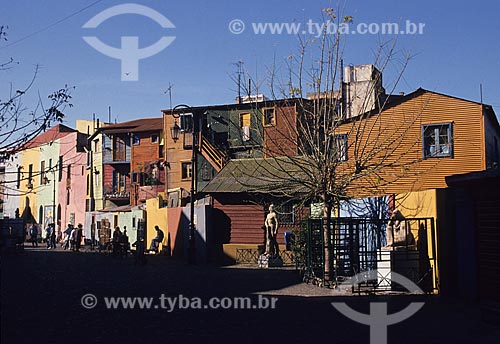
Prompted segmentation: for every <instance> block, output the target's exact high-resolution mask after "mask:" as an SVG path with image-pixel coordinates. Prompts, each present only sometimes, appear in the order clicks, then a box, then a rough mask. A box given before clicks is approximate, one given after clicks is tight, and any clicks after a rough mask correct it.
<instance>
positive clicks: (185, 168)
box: [181, 162, 191, 179]
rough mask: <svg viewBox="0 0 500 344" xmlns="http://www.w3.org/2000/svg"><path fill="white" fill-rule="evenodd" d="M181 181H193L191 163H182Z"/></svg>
mask: <svg viewBox="0 0 500 344" xmlns="http://www.w3.org/2000/svg"><path fill="white" fill-rule="evenodd" d="M181 179H191V162H181Z"/></svg>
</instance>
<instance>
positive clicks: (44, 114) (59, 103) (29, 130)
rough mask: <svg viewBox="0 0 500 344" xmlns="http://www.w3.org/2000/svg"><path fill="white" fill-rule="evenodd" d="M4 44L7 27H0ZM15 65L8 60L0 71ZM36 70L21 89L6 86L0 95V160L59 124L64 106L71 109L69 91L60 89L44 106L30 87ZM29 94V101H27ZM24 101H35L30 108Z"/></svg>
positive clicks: (12, 61) (50, 95)
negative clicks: (4, 93)
mask: <svg viewBox="0 0 500 344" xmlns="http://www.w3.org/2000/svg"><path fill="white" fill-rule="evenodd" d="M6 40H7V27H6V26H0V41H6ZM16 64H17V62H16V61H15V60H14V59H13V58H8V59H6V60H5V61H4V62H0V71H2V70H6V69H11V68H14V67H15V65H16ZM38 70H39V67H38V66H35V70H34V72H33V77H32V78H31V80H30V81H29V82H28V84H27V85H24V86H23V87H21V88H17V87H15V86H14V84H13V83H12V82H11V83H10V90H9V92H8V94H6V95H3V96H2V95H0V142H1V143H0V159H8V158H9V157H10V156H12V155H13V154H16V153H17V152H19V151H21V150H23V149H24V147H25V145H26V144H27V143H28V142H29V141H30V140H31V139H33V138H34V137H36V136H37V135H39V134H40V133H42V132H44V131H45V130H46V129H48V128H50V126H51V125H52V124H53V123H57V122H62V121H63V118H64V114H63V112H62V111H63V110H64V108H65V106H69V107H71V106H72V104H71V103H70V101H71V90H72V87H69V86H68V85H64V87H62V88H61V89H59V90H56V91H54V92H53V93H51V94H49V95H48V97H47V99H48V103H49V104H48V105H47V104H46V101H45V100H44V99H43V98H42V96H41V95H40V93H39V92H36V91H35V90H34V89H33V87H34V83H35V80H36V78H37V74H38ZM28 94H29V97H28ZM26 98H30V101H31V99H35V100H34V103H35V104H34V106H31V107H29V106H27V105H25V103H24V101H25V99H26Z"/></svg>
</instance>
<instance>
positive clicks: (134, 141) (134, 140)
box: [132, 134, 141, 146]
mask: <svg viewBox="0 0 500 344" xmlns="http://www.w3.org/2000/svg"><path fill="white" fill-rule="evenodd" d="M140 143H141V139H140V138H139V136H137V135H136V134H132V145H133V146H137V145H139V144H140Z"/></svg>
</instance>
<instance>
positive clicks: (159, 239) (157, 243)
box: [149, 226, 165, 253]
mask: <svg viewBox="0 0 500 344" xmlns="http://www.w3.org/2000/svg"><path fill="white" fill-rule="evenodd" d="M155 230H156V237H154V238H153V239H151V245H150V246H149V251H150V252H151V251H152V252H155V253H158V248H159V246H160V243H161V242H162V241H163V238H164V237H165V234H164V233H163V231H162V230H161V229H160V227H158V226H155Z"/></svg>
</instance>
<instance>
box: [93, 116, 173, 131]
mask: <svg viewBox="0 0 500 344" xmlns="http://www.w3.org/2000/svg"><path fill="white" fill-rule="evenodd" d="M155 130H156V131H159V130H163V118H162V117H160V118H141V119H136V120H133V121H129V122H123V123H116V124H110V125H108V126H106V127H102V128H101V132H104V133H134V132H141V131H155Z"/></svg>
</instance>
